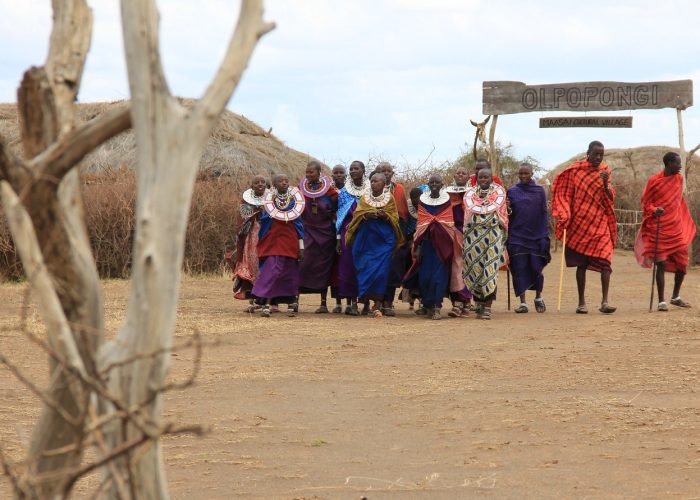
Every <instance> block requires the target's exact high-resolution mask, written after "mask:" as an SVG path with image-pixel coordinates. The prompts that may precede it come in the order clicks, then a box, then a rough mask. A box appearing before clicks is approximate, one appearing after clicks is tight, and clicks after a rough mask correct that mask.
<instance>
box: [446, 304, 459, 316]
mask: <svg viewBox="0 0 700 500" xmlns="http://www.w3.org/2000/svg"><path fill="white" fill-rule="evenodd" d="M447 315H448V316H449V317H450V318H459V317H460V316H461V315H462V309H461V308H459V307H457V306H455V307H453V308H452V309H450V312H448V313H447Z"/></svg>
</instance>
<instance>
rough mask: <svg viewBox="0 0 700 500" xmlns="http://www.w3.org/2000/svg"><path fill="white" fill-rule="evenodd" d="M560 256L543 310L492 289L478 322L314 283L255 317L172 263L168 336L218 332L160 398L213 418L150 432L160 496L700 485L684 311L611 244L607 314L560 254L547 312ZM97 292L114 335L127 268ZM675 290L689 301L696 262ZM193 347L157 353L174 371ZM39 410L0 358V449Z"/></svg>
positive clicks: (225, 285) (7, 289)
mask: <svg viewBox="0 0 700 500" xmlns="http://www.w3.org/2000/svg"><path fill="white" fill-rule="evenodd" d="M558 259H559V254H555V262H554V263H553V264H552V265H550V266H549V268H548V269H547V282H546V285H545V286H546V288H545V299H546V300H547V305H548V307H549V310H548V311H547V312H546V313H545V314H536V313H534V311H531V312H530V313H529V314H526V315H516V314H514V313H512V312H508V311H506V301H505V300H504V298H505V294H503V293H502V295H503V299H501V300H500V301H499V302H498V303H497V304H496V305H495V307H494V311H495V312H494V319H493V320H492V321H490V322H485V321H477V320H475V319H474V318H469V319H450V320H447V319H446V320H443V321H440V322H435V321H428V320H425V319H422V318H418V317H416V316H415V315H413V314H412V313H410V312H409V311H408V310H407V306H406V305H405V304H401V305H399V306H398V309H399V313H398V317H396V318H382V319H372V318H350V317H347V316H344V315H341V316H338V315H323V316H321V315H315V314H313V313H312V311H313V309H315V304H314V302H315V300H316V299H315V298H312V299H307V300H305V301H302V313H301V314H300V316H299V317H297V318H293V319H289V318H287V317H286V316H284V315H283V314H281V315H276V316H273V317H272V318H270V319H263V318H260V317H258V316H255V317H252V316H250V315H249V314H247V313H243V312H242V309H243V304H242V303H240V302H238V303H234V301H233V300H232V298H231V293H230V282H229V281H227V280H226V279H225V278H206V279H192V278H185V281H184V284H183V287H182V300H181V302H180V309H179V321H178V329H177V336H178V337H179V339H178V340H179V341H183V340H184V337H186V336H188V335H189V334H190V333H191V331H192V329H193V328H195V327H197V328H199V329H200V330H201V332H202V333H203V335H204V337H205V339H206V340H207V342H213V341H218V342H219V344H218V345H217V346H215V347H209V348H207V349H206V350H205V353H204V362H203V369H202V372H201V375H200V377H199V382H198V384H197V386H195V387H194V388H192V389H189V390H187V391H185V392H179V393H172V394H168V396H167V398H166V404H165V408H166V412H165V413H166V417H167V419H168V420H170V421H174V422H177V423H179V424H189V423H202V424H205V425H208V426H210V427H211V432H210V433H209V434H208V435H207V436H205V437H204V438H194V437H189V436H187V437H177V438H167V439H165V440H164V451H165V460H166V463H167V469H168V477H169V482H170V485H171V488H172V493H173V498H175V499H210V498H214V499H225V498H231V497H235V496H243V497H265V498H269V497H274V498H338V497H340V498H356V499H359V498H361V497H363V496H366V497H367V498H369V499H372V498H385V497H399V498H410V497H414V496H415V497H417V496H420V497H424V498H456V497H486V498H504V497H505V498H513V497H518V498H543V497H549V498H552V497H577V498H581V497H596V498H598V497H605V498H659V497H678V498H700V496H699V495H700V384H699V380H698V378H699V377H698V374H699V371H700V316H699V315H698V311H699V310H700V308H698V307H696V308H695V309H690V310H679V309H676V308H673V309H672V310H671V311H670V312H669V313H665V314H664V313H657V312H654V313H653V314H649V313H648V304H649V285H650V281H651V275H650V271H648V270H644V269H641V268H639V267H638V266H637V265H636V263H635V262H634V258H633V257H632V256H631V255H630V254H629V253H625V252H618V253H617V254H616V256H615V260H614V262H613V268H614V271H615V272H614V273H613V279H612V293H611V301H612V303H613V304H614V305H617V306H618V307H619V311H618V313H616V314H615V315H613V316H603V315H601V314H599V313H597V312H592V313H590V314H588V316H580V315H575V314H574V308H575V303H576V299H575V293H574V289H575V282H574V273H573V270H567V272H566V283H565V293H564V300H563V306H562V311H561V312H560V313H557V312H556V283H557V281H558ZM589 276H590V278H589V293H588V297H589V304H590V305H591V306H592V305H593V304H595V303H596V302H597V301H598V300H599V293H600V285H599V281H598V279H597V275H589ZM501 283H502V284H503V285H504V284H505V276H503V280H502V281H501ZM23 290H24V285H4V286H2V287H0V303H1V304H2V306H0V323H1V324H2V325H3V326H4V327H5V329H4V330H3V331H1V332H0V338H1V340H0V350H1V351H2V353H3V354H6V355H8V356H10V357H11V359H12V360H14V362H15V363H16V364H18V365H19V366H20V367H21V368H22V369H23V370H25V372H27V373H29V374H30V375H31V376H33V377H35V378H36V379H37V380H40V381H42V382H45V378H46V369H45V364H46V362H45V359H44V356H43V355H41V354H40V353H38V352H37V350H36V349H35V348H33V347H32V346H31V345H29V343H28V342H27V341H26V340H25V339H24V338H23V337H22V335H21V333H19V332H16V331H13V329H12V328H11V327H12V325H16V324H17V322H18V319H19V311H20V304H21V302H22V299H23ZM104 290H105V301H106V307H107V324H108V327H109V330H110V331H112V332H113V331H115V330H116V329H117V328H118V326H119V320H120V318H121V316H122V312H123V309H124V306H125V303H126V291H127V282H122V281H110V282H106V283H105V284H104ZM502 290H504V289H502ZM683 296H684V297H685V298H686V299H687V300H689V301H691V302H692V303H694V304H695V305H696V306H700V271H699V270H694V271H692V272H691V273H690V274H689V275H688V277H687V279H686V284H685V287H684V290H683ZM591 309H594V308H593V307H591ZM30 322H34V323H35V324H36V325H35V327H36V328H40V326H39V323H38V317H37V316H36V313H35V312H32V314H31V315H30ZM191 359H192V353H190V352H181V353H178V354H176V355H173V356H172V360H173V363H172V378H173V379H183V378H185V377H186V376H187V374H188V372H189V370H190V368H191ZM38 412H39V409H38V404H37V400H36V399H35V398H34V397H33V396H32V395H31V394H30V393H29V392H28V391H27V390H25V389H24V388H23V387H22V386H21V385H20V384H19V383H18V382H16V381H15V380H14V379H13V378H12V377H11V375H10V374H9V373H8V371H7V370H5V369H3V368H0V442H1V443H2V446H3V448H4V449H5V450H6V451H7V452H8V453H9V455H10V456H11V457H14V458H15V459H17V458H19V457H21V455H22V446H24V445H25V444H26V442H27V440H28V439H29V436H30V434H31V428H32V425H33V422H34V420H35V418H36V417H37V415H38ZM94 481H95V480H94V478H93V479H91V478H88V479H87V480H86V481H84V482H83V483H82V484H81V485H80V486H81V488H80V490H81V491H86V489H87V487H88V486H90V485H91V482H94ZM7 488H8V485H7V483H6V482H4V483H0V497H3V498H4V497H5V496H6V495H7V491H8V489H7Z"/></svg>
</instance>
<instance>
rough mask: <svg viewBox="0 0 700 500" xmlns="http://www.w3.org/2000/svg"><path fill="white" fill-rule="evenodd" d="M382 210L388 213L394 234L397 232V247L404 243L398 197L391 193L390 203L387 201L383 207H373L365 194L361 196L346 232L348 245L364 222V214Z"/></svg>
mask: <svg viewBox="0 0 700 500" xmlns="http://www.w3.org/2000/svg"><path fill="white" fill-rule="evenodd" d="M380 210H382V211H383V212H384V213H385V214H386V215H387V220H388V221H389V223H390V224H391V227H392V229H393V230H394V234H396V247H395V249H396V248H397V247H400V246H401V245H403V234H402V233H401V228H400V226H399V211H398V209H397V208H396V199H395V198H394V195H393V194H392V195H391V198H389V203H387V204H386V205H384V206H383V207H381V208H377V207H373V206H372V205H370V204H369V203H367V201H366V200H365V195H362V197H361V198H360V202H359V203H358V205H357V208H356V209H355V213H353V214H352V220H351V221H350V224H348V228H347V230H346V232H345V241H346V243H347V244H348V245H350V244H351V243H352V240H353V238H354V237H355V233H356V232H357V229H358V228H359V227H360V224H362V223H363V222H364V221H365V219H364V215H365V214H367V213H371V212H374V213H376V212H379V211H380Z"/></svg>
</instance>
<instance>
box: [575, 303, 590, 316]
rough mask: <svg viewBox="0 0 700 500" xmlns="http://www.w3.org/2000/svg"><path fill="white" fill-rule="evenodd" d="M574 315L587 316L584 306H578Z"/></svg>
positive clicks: (586, 308)
mask: <svg viewBox="0 0 700 500" xmlns="http://www.w3.org/2000/svg"><path fill="white" fill-rule="evenodd" d="M576 314H588V307H586V304H584V305H582V306H578V307H577V308H576Z"/></svg>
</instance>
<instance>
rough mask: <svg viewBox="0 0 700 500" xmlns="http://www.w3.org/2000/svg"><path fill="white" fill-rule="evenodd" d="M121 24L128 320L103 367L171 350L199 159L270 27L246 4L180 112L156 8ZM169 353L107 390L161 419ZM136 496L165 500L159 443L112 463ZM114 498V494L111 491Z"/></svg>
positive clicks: (114, 378) (140, 4) (124, 438)
mask: <svg viewBox="0 0 700 500" xmlns="http://www.w3.org/2000/svg"><path fill="white" fill-rule="evenodd" d="M121 5H122V25H123V33H124V46H125V50H126V58H127V69H128V73H129V86H130V91H131V96H132V107H131V109H132V122H133V126H134V133H135V137H136V168H137V185H138V189H137V199H136V224H135V227H136V232H135V238H134V252H133V265H132V278H131V291H130V292H131V293H130V296H129V302H128V305H127V311H126V318H125V321H124V323H123V324H122V327H121V328H120V331H119V334H118V336H117V338H116V339H115V341H114V342H112V343H110V344H107V345H105V347H104V349H103V351H102V355H101V356H100V359H101V362H102V363H107V364H108V363H111V362H114V361H118V360H121V359H125V358H129V357H131V356H133V355H134V354H135V353H139V352H152V351H156V350H158V349H167V348H169V347H170V346H171V343H172V337H173V333H174V329H175V318H176V308H177V299H178V292H179V287H180V270H181V267H182V259H183V253H184V243H185V230H186V226H187V217H188V215H189V209H190V204H191V200H192V191H193V189H194V181H195V177H196V174H197V171H198V167H199V161H200V157H201V155H202V151H203V149H204V146H205V144H206V140H207V138H208V136H209V135H210V133H211V130H212V129H213V127H214V126H215V125H216V122H217V121H218V119H219V116H220V115H221V112H222V111H223V109H224V106H225V105H226V102H227V101H228V100H229V98H230V97H231V94H232V93H233V91H234V89H235V87H236V85H237V84H238V81H239V80H240V77H241V75H242V74H243V71H244V70H245V67H246V66H247V63H248V60H249V58H250V56H251V55H252V52H253V49H254V48H255V45H256V44H257V41H258V39H259V38H260V37H261V36H262V35H264V34H265V33H267V32H268V31H270V30H271V29H272V28H273V25H269V24H265V23H263V21H262V13H263V9H262V1H261V0H244V1H243V2H242V7H241V13H240V17H239V21H238V24H237V26H236V30H235V33H234V35H233V37H232V39H231V42H230V45H229V48H228V51H227V53H226V55H225V57H224V61H223V62H222V64H221V67H220V68H219V70H218V72H217V74H216V76H215V78H214V80H213V81H212V83H211V85H210V86H209V88H208V89H207V91H206V93H205V95H204V96H203V97H202V99H201V100H200V101H198V102H197V103H195V105H194V107H193V108H192V109H186V108H184V107H183V106H181V105H180V104H179V103H178V101H177V100H176V99H175V98H174V97H172V96H171V95H170V93H169V91H168V87H167V82H166V81H165V77H164V74H163V69H162V66H161V62H160V55H159V50H158V37H157V28H158V26H157V25H158V13H157V10H156V6H155V3H154V1H153V0H122V4H121ZM169 361H170V357H169V355H168V354H163V355H159V356H155V357H152V358H148V359H140V360H137V361H135V362H133V363H129V364H127V365H124V366H121V367H119V368H118V369H115V370H114V372H112V374H111V376H110V386H109V387H110V390H111V392H112V393H113V394H115V395H117V396H118V397H119V398H120V399H121V400H123V401H124V402H125V403H126V405H127V406H128V407H143V415H144V417H145V418H147V419H148V420H150V421H151V422H152V423H153V424H154V426H156V427H157V426H158V425H159V424H160V422H161V407H162V397H161V394H160V388H161V387H163V385H164V383H165V377H166V375H167V372H168V367H169ZM106 431H107V439H108V442H109V445H110V447H111V448H115V447H117V446H119V445H120V444H123V443H125V442H128V441H130V440H133V439H136V438H138V436H139V435H140V433H141V432H142V429H138V428H137V427H136V426H134V425H127V426H126V428H125V429H121V428H118V426H116V425H115V426H112V427H110V428H108V429H106ZM117 466H118V468H119V469H120V470H121V473H123V474H124V475H125V477H130V479H131V481H130V483H131V487H132V492H133V493H135V496H137V497H138V498H168V490H167V485H166V479H165V471H164V468H163V460H162V456H161V448H160V443H159V441H157V440H156V441H155V442H154V443H153V445H152V446H150V447H148V448H147V449H146V450H145V451H144V450H138V451H137V452H134V453H133V454H127V455H125V456H124V457H123V458H121V459H119V460H117ZM109 494H110V496H112V497H116V490H114V489H112V490H111V491H110V492H109Z"/></svg>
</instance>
